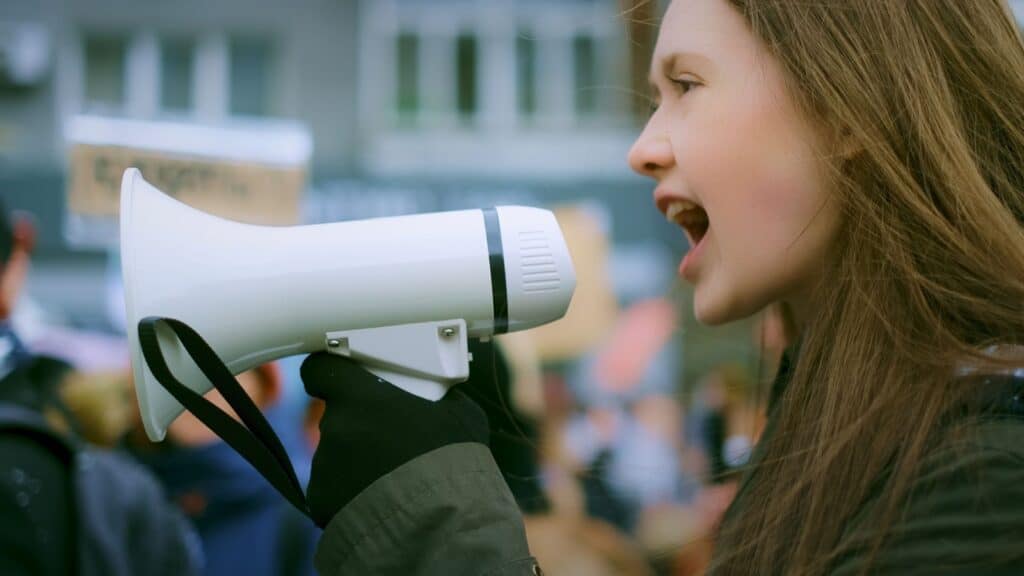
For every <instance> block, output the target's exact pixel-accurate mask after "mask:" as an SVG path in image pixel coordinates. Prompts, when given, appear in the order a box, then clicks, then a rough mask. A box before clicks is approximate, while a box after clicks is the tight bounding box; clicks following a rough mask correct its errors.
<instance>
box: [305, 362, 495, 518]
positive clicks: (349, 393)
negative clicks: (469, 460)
mask: <svg viewBox="0 0 1024 576" xmlns="http://www.w3.org/2000/svg"><path fill="white" fill-rule="evenodd" d="M302 382H303V384H305V387H306V392H307V393H308V394H309V395H310V396H315V397H317V398H321V399H322V400H324V403H325V405H326V407H325V410H324V415H323V418H322V419H321V421H320V444H319V446H318V447H317V450H316V453H315V454H314V455H313V468H312V472H311V474H310V479H309V486H308V487H307V489H306V498H307V500H308V502H309V509H310V513H311V515H312V517H313V521H314V522H316V524H317V525H319V526H320V527H325V526H327V524H328V523H329V522H330V521H331V518H333V517H334V515H335V514H336V513H337V512H338V511H339V510H341V509H342V508H343V507H344V506H345V505H346V504H348V503H349V501H351V500H352V499H353V498H355V497H356V495H357V494H359V493H360V492H362V491H363V490H364V489H365V488H366V487H367V486H369V485H370V484H372V483H373V482H374V481H376V480H377V479H378V478H380V477H382V476H384V475H386V474H388V473H389V472H391V471H392V470H394V469H396V468H398V467H399V466H401V465H402V464H405V463H406V462H408V461H410V460H412V459H414V458H416V457H417V456H420V455H423V454H426V453H427V452H431V451H433V450H436V449H438V448H441V447H443V446H447V445H449V444H457V443H462V442H477V443H480V444H484V445H486V444H487V437H488V423H487V416H486V415H485V414H484V412H483V410H481V409H480V407H479V406H477V405H476V404H475V403H474V402H473V401H472V400H470V399H469V398H468V397H467V396H466V395H465V394H463V393H462V392H461V391H460V390H459V389H458V388H457V387H456V388H453V389H451V390H449V391H448V393H447V394H446V395H445V396H444V398H442V399H441V400H438V401H437V402H432V401H430V400H424V399H422V398H420V397H418V396H414V395H412V394H409V393H408V392H405V391H404V390H402V389H400V388H397V387H396V386H393V385H392V384H390V383H388V382H386V381H385V380H381V379H380V378H378V377H377V376H374V375H373V374H371V373H370V372H367V371H366V370H365V369H363V368H362V367H360V366H359V365H358V364H356V363H355V362H353V361H351V360H348V359H346V358H343V357H341V356H335V355H332V354H327V353H322V352H321V353H317V354H313V355H311V356H309V357H308V358H306V360H305V361H304V362H303V363H302Z"/></svg>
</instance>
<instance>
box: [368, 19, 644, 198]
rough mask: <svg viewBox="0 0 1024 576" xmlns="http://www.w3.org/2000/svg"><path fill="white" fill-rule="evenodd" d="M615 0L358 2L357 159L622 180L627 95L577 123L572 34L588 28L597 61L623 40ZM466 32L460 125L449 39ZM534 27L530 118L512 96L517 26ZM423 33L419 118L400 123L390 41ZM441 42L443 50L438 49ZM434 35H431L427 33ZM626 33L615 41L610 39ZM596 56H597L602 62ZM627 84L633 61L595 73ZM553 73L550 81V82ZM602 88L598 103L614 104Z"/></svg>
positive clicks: (400, 167) (372, 165)
mask: <svg viewBox="0 0 1024 576" xmlns="http://www.w3.org/2000/svg"><path fill="white" fill-rule="evenodd" d="M618 10H619V8H618V3H617V2H615V1H614V0H604V1H600V2H595V1H593V0H589V1H588V0H578V1H576V2H559V3H552V2H545V1H543V0H520V1H519V2H510V1H508V0H443V1H441V2H419V1H414V0H360V6H359V14H360V23H359V34H360V37H359V40H358V46H359V66H358V79H357V82H356V84H357V85H358V87H359V88H358V90H359V93H358V95H357V98H358V107H359V108H358V110H359V118H360V122H361V126H360V130H361V134H362V136H363V141H364V146H363V147H362V158H361V161H362V164H363V167H364V169H365V170H366V171H367V172H368V173H370V174H376V175H387V176H392V175H398V176H401V175H409V176H413V175H424V174H427V175H431V174H436V175H443V176H450V175H458V176H475V175H476V176H486V177H493V176H507V177H510V178H519V179H537V178H540V179H545V180H550V179H555V180H558V179H578V178H580V177H581V176H585V177H587V178H589V179H607V178H614V179H620V178H622V177H624V176H628V174H629V170H628V167H627V165H626V160H625V155H626V152H627V151H628V149H629V145H630V144H631V143H632V140H633V138H634V137H635V133H634V130H635V128H634V125H633V121H632V118H631V117H630V110H629V107H628V105H623V106H621V107H620V108H621V113H620V114H621V115H620V116H614V115H608V114H606V116H604V117H600V116H598V117H595V118H593V119H588V120H587V121H586V122H580V119H579V118H577V114H576V110H575V99H574V92H573V90H574V89H575V85H574V82H575V74H574V69H573V65H574V63H573V46H572V41H573V38H574V37H576V36H577V35H580V34H582V35H588V36H591V37H593V38H594V41H595V46H596V48H597V50H596V52H597V53H596V58H597V60H598V62H599V63H604V62H609V61H613V62H614V64H615V65H616V66H619V65H621V66H628V59H626V58H609V57H608V54H609V51H612V52H614V51H615V50H618V49H620V48H623V47H624V40H623V39H622V36H623V34H624V31H623V24H622V22H621V20H620V17H619V15H618ZM464 30H471V31H473V32H474V33H475V34H476V36H477V41H478V44H477V46H478V50H479V52H478V59H477V62H478V66H479V73H478V74H477V81H478V82H479V85H478V88H477V98H478V100H477V113H476V118H475V121H474V122H472V123H469V124H468V125H464V124H462V123H460V122H459V121H458V120H459V119H458V115H457V114H458V113H457V111H456V106H455V98H456V94H455V90H456V86H455V84H456V83H455V74H456V70H455V63H454V60H455V39H456V38H457V37H458V35H459V33H460V31H464ZM521 30H531V31H533V33H534V34H536V35H537V54H538V59H537V63H536V64H537V65H536V74H537V78H536V80H535V82H536V86H537V107H536V110H535V112H534V113H533V114H532V115H530V116H529V117H524V116H522V115H521V114H520V111H519V105H518V102H517V94H518V85H517V82H518V78H517V70H516V65H517V62H516V35H517V34H519V33H520V31H521ZM400 32H411V33H416V34H417V35H418V36H419V38H420V40H419V52H418V57H419V67H420V74H419V94H418V102H419V105H420V110H419V115H418V116H419V118H418V122H417V123H416V125H415V127H414V128H404V127H399V122H398V121H397V105H396V104H397V103H396V101H395V98H396V96H397V87H396V79H395V74H396V69H395V67H396V53H395V49H396V39H397V35H398V34H399V33H400ZM445 41H447V46H448V47H450V49H446V48H445ZM432 42H436V43H432ZM617 42H622V44H617ZM600 67H601V65H600V64H599V69H600ZM615 76H617V77H618V79H619V81H620V82H621V83H622V84H623V85H625V83H626V82H627V78H628V70H626V69H624V68H623V69H618V70H613V71H611V72H609V73H608V74H607V76H604V77H599V82H600V83H602V84H611V83H612V80H611V77H615ZM552 79H556V80H557V81H553V80H552ZM605 92H609V93H614V92H615V91H614V90H611V89H609V90H600V93H601V95H600V96H599V101H598V109H599V110H611V109H613V106H612V105H611V104H612V99H614V98H615V97H616V96H615V95H614V94H613V95H612V96H608V95H607V94H604V93H605Z"/></svg>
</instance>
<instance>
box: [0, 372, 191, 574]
mask: <svg viewBox="0 0 1024 576" xmlns="http://www.w3.org/2000/svg"><path fill="white" fill-rule="evenodd" d="M69 371H70V367H69V366H67V365H66V364H64V363H63V362H61V361H59V360H54V359H50V358H38V357H37V358H32V359H30V360H28V361H26V362H24V363H23V364H22V366H20V367H18V368H17V369H15V370H13V371H12V372H11V373H9V374H8V375H7V376H6V377H4V378H3V379H2V380H0V440H2V441H3V443H4V444H5V446H11V445H15V446H21V447H23V448H26V449H27V450H28V451H29V452H30V451H31V450H36V454H41V455H43V456H46V455H47V454H49V455H52V456H54V457H55V458H56V460H57V461H59V462H60V463H61V464H62V465H63V468H62V469H61V470H62V471H63V473H64V474H66V475H67V477H68V478H69V480H70V484H71V495H70V496H71V497H70V501H69V502H67V504H70V506H69V509H67V510H66V516H63V517H64V518H66V519H68V522H69V524H70V525H69V526H68V527H66V528H68V530H67V531H68V532H69V534H70V539H71V542H70V546H69V548H70V550H65V551H63V552H62V551H61V550H59V549H55V548H60V547H59V546H57V547H55V546H53V545H51V541H52V540H53V539H54V535H53V534H48V532H47V530H48V528H47V527H45V526H43V527H37V526H31V525H24V524H22V525H19V526H20V529H19V530H20V532H21V534H18V535H16V537H17V538H18V539H19V542H18V543H17V546H16V547H15V549H16V550H17V551H18V552H19V553H20V554H21V558H14V559H12V558H4V560H3V561H4V562H14V563H16V564H17V566H18V567H20V568H21V569H22V570H24V571H25V572H26V573H29V574H37V573H39V571H43V573H45V571H44V567H45V566H58V565H59V566H63V567H65V568H71V569H73V570H74V571H73V572H72V573H74V574H80V575H82V576H93V575H96V576H99V575H103V576H108V575H109V576H134V575H139V574H146V575H157V576H159V575H163V574H166V575H168V576H170V575H188V574H194V573H196V572H197V571H198V564H199V561H198V560H199V557H200V552H199V545H198V541H197V539H196V538H195V536H194V533H193V532H192V531H191V529H190V528H189V527H188V524H187V522H186V521H185V519H184V518H183V517H182V516H181V514H180V513H179V512H178V511H177V509H176V508H175V507H174V506H173V505H172V504H171V503H170V502H168V501H167V500H166V498H165V497H164V493H163V489H162V488H161V486H160V485H159V484H158V483H157V481H156V480H155V479H154V478H153V477H152V475H150V474H149V472H148V471H146V470H145V469H144V468H142V467H141V465H139V464H138V463H136V462H135V461H133V460H131V459H130V458H128V457H126V456H123V455H120V454H118V453H116V452H112V451H107V450H100V449H95V448H92V447H89V446H87V445H86V444H84V443H83V442H81V441H79V440H78V439H76V438H75V436H74V434H73V433H72V431H71V430H73V429H74V418H73V416H72V415H71V414H70V413H68V411H67V409H66V408H64V407H63V405H62V403H61V401H60V397H59V394H57V392H58V387H59V382H60V380H61V379H62V378H63V376H65V375H66V374H67V373H68V372H69ZM54 411H56V413H57V414H59V415H60V416H62V417H63V418H64V419H66V421H67V424H68V425H69V427H70V429H71V430H68V431H67V432H62V431H59V430H58V429H57V428H56V427H55V426H54V425H53V423H51V421H49V420H48V419H47V418H46V417H44V413H45V414H53V412H54ZM39 448H42V449H43V450H44V451H39V450H38V449H39ZM29 452H26V453H29ZM51 461H52V460H51ZM11 470H13V474H8V475H5V476H4V477H3V479H2V481H0V494H2V493H4V492H6V493H7V495H9V496H10V497H8V498H6V499H5V500H4V501H5V502H16V503H17V504H18V505H21V506H23V507H26V508H27V507H28V506H29V504H28V502H29V498H30V497H31V496H32V491H33V483H32V479H31V478H30V475H28V474H26V473H25V472H22V471H21V470H20V469H19V468H17V467H12V468H11ZM19 472H21V473H20V474H19ZM35 484H36V486H38V485H39V484H40V481H39V480H38V479H36V480H35ZM35 490H36V491H38V488H36V489H35ZM46 496H47V495H46V494H42V495H40V498H41V500H45V499H46ZM41 505H42V506H46V505H47V503H46V502H42V503H41ZM58 512H59V511H58ZM3 513H4V514H10V513H16V512H15V511H14V510H12V509H10V508H9V509H8V510H7V511H6V512H3ZM4 523H5V524H7V521H6V519H5V520H4ZM12 532H13V530H8V531H5V533H4V534H5V538H9V537H10V535H11V533H12ZM62 553H65V554H68V555H69V556H70V557H68V558H66V559H60V562H57V563H55V562H54V561H53V558H52V557H53V555H55V554H62ZM48 556H49V557H48ZM12 569H14V567H11V566H0V572H3V573H4V574H8V573H10V571H11V570H12ZM51 570H52V568H51ZM15 573H19V572H15Z"/></svg>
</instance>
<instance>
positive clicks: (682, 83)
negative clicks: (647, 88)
mask: <svg viewBox="0 0 1024 576" xmlns="http://www.w3.org/2000/svg"><path fill="white" fill-rule="evenodd" d="M668 81H669V82H671V83H672V86H673V87H675V89H676V91H677V92H678V93H679V95H680V96H682V95H684V94H687V93H688V92H689V91H690V90H693V89H694V88H696V87H698V86H700V85H701V83H700V82H698V81H696V80H694V79H693V78H690V77H687V76H684V77H682V78H669V79H668Z"/></svg>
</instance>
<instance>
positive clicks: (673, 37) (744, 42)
mask: <svg viewBox="0 0 1024 576" xmlns="http://www.w3.org/2000/svg"><path fill="white" fill-rule="evenodd" d="M756 53H757V43H756V42H755V41H754V37H753V35H752V34H751V33H750V31H749V30H748V29H747V26H746V23H745V22H744V20H743V17H742V16H741V15H740V13H739V12H737V11H736V10H735V9H734V8H733V7H732V6H731V5H730V4H729V3H728V2H727V1H726V0H673V1H672V3H671V4H670V5H669V7H668V10H667V11H666V12H665V17H664V18H663V19H662V22H661V28H660V30H659V31H658V41H657V44H656V45H655V48H654V58H653V60H652V63H651V66H652V72H653V71H657V70H658V68H659V67H661V66H662V63H663V62H664V61H665V60H666V59H668V58H671V57H672V56H673V55H676V54H688V55H694V56H701V57H703V58H705V59H708V60H711V61H712V62H713V63H714V64H716V65H721V64H723V63H728V62H737V61H747V60H749V59H750V58H752V57H753V56H755V55H756Z"/></svg>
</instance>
